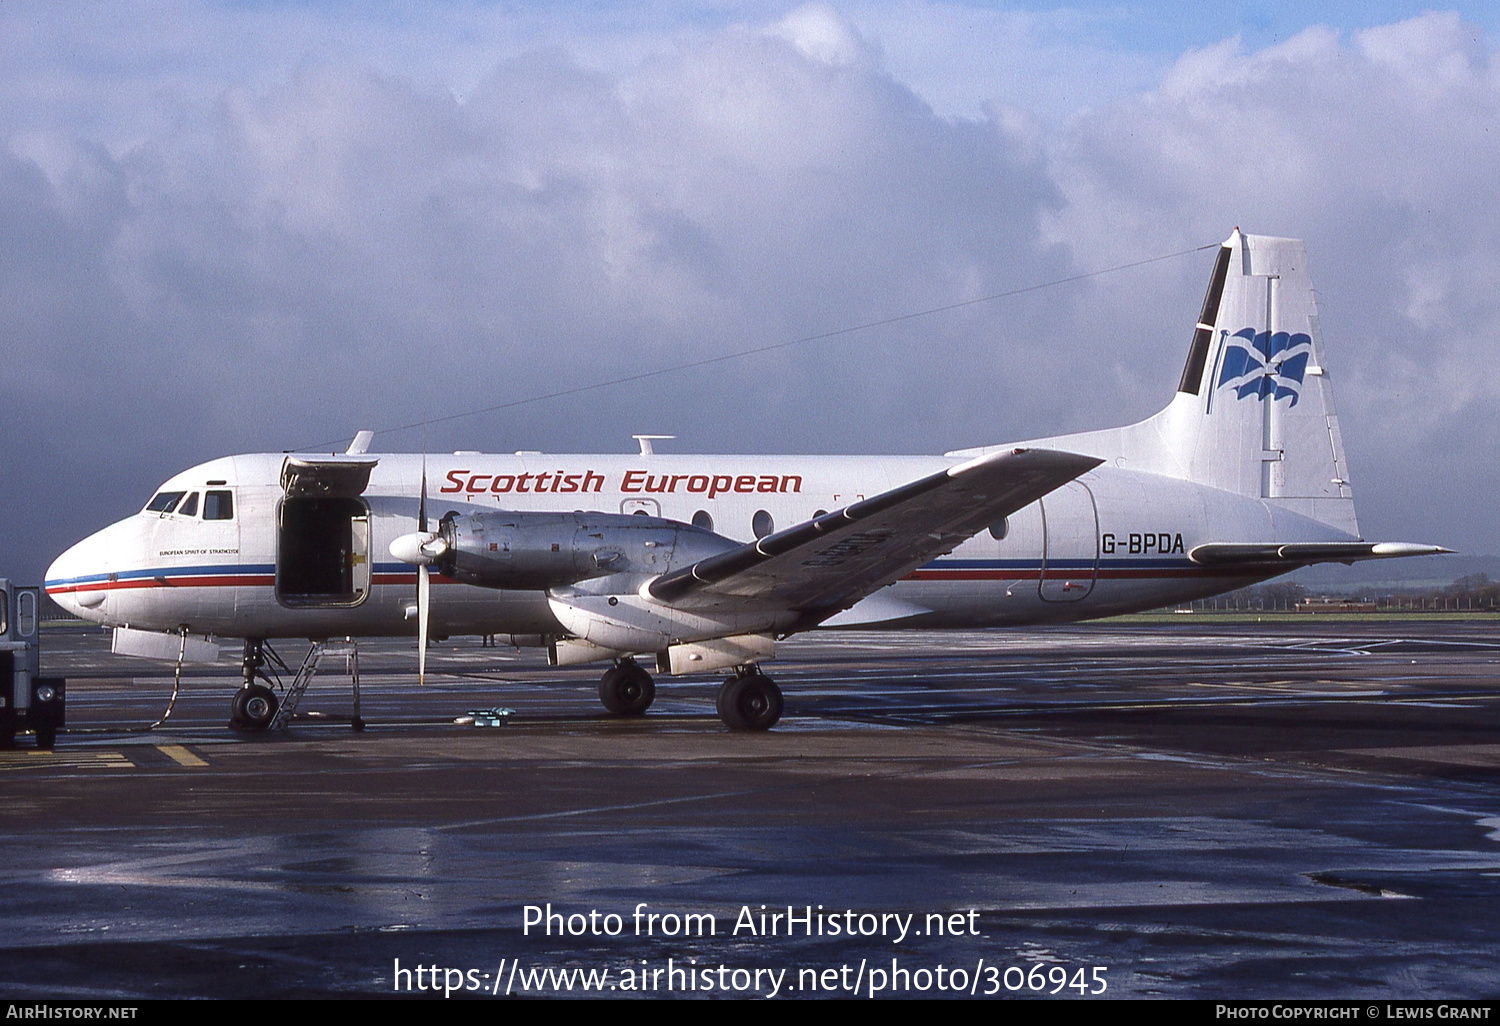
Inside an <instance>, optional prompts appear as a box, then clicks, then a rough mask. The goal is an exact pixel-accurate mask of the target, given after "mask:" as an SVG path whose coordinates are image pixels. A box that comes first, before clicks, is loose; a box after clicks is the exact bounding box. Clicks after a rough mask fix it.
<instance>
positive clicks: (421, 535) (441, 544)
mask: <svg viewBox="0 0 1500 1026" xmlns="http://www.w3.org/2000/svg"><path fill="white" fill-rule="evenodd" d="M447 552H448V543H447V542H446V541H445V540H444V539H443V536H442V534H441V533H440V532H438V531H429V530H428V529H427V456H426V454H425V453H424V454H423V455H422V492H421V498H420V499H418V500H417V529H416V530H415V531H414V532H412V533H411V534H403V535H401V536H400V537H399V538H397V539H396V540H395V541H393V542H391V555H392V556H394V557H395V558H396V559H399V560H400V561H401V562H403V563H409V564H411V565H413V566H415V567H416V568H417V684H418V685H421V684H425V683H426V682H427V625H428V622H429V617H430V614H431V611H432V604H431V592H432V581H431V579H430V575H431V571H430V570H429V569H428V567H430V566H431V565H432V564H433V563H436V562H437V561H438V560H440V559H442V558H443V556H444V555H446V554H447Z"/></svg>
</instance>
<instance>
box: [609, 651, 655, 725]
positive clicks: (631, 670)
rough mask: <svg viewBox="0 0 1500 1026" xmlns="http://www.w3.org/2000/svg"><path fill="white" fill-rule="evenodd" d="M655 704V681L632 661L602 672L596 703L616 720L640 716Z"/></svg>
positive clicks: (626, 661)
mask: <svg viewBox="0 0 1500 1026" xmlns="http://www.w3.org/2000/svg"><path fill="white" fill-rule="evenodd" d="M655 700H656V681H654V680H652V679H651V674H649V673H647V672H646V671H645V670H644V669H642V668H641V666H640V664H639V663H637V662H636V661H635V660H633V659H627V660H625V661H624V662H622V663H620V665H618V666H612V667H610V668H609V669H608V670H605V671H604V676H603V677H601V678H599V701H601V702H603V703H604V708H606V709H608V710H609V711H610V712H612V713H614V714H615V715H616V716H641V715H644V714H645V712H646V710H647V709H649V708H651V703H652V702H654V701H655Z"/></svg>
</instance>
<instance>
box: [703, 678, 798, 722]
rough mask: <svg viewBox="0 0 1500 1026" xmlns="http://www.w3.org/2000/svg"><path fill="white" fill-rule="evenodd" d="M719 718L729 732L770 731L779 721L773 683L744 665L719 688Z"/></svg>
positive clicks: (777, 692) (780, 704) (779, 708)
mask: <svg viewBox="0 0 1500 1026" xmlns="http://www.w3.org/2000/svg"><path fill="white" fill-rule="evenodd" d="M715 704H716V706H717V708H718V712H719V719H721V720H723V721H724V726H726V727H728V728H729V729H730V730H770V729H771V728H772V727H774V726H776V722H777V721H778V720H780V719H781V712H782V707H783V702H782V698H781V689H780V688H779V687H777V686H776V682H775V681H774V680H772V679H771V678H770V677H767V676H766V675H765V674H764V673H761V672H760V668H759V667H756V666H753V665H752V666H746V667H742V668H741V669H740V672H738V673H736V674H735V675H734V676H733V677H730V678H729V679H728V680H726V681H725V682H724V684H723V686H722V687H720V688H719V697H718V701H717V702H716V703H715Z"/></svg>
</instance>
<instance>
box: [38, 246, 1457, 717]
mask: <svg viewBox="0 0 1500 1026" xmlns="http://www.w3.org/2000/svg"><path fill="white" fill-rule="evenodd" d="M1330 377H1331V375H1330V373H1329V371H1328V369H1327V366H1326V364H1325V363H1324V360H1323V354H1322V346H1321V342H1320V339H1319V332H1318V321H1317V308H1316V304H1315V302H1314V298H1313V290H1312V280H1311V276H1310V274H1309V272H1308V266H1307V254H1306V249H1305V247H1304V245H1303V244H1302V242H1300V241H1298V240H1294V239H1280V238H1270V237H1264V236H1253V235H1245V234H1242V233H1241V232H1240V231H1239V229H1235V231H1234V232H1233V233H1232V234H1231V235H1230V237H1229V239H1228V240H1227V241H1225V243H1224V244H1223V246H1222V247H1221V248H1220V249H1219V250H1218V254H1217V257H1216V259H1215V261H1214V265H1213V269H1212V272H1211V276H1210V281H1209V286H1208V290H1207V294H1206V296H1205V298H1204V301H1203V307H1202V310H1201V312H1200V315H1199V318H1198V321H1197V323H1196V325H1195V327H1194V329H1193V332H1192V338H1191V343H1190V345H1189V349H1188V356H1187V362H1186V365H1185V367H1184V368H1183V371H1182V375H1181V378H1180V380H1179V382H1178V385H1177V391H1176V394H1175V395H1173V397H1172V398H1171V400H1170V402H1169V403H1168V404H1167V405H1166V407H1165V408H1164V409H1162V410H1161V411H1160V412H1159V413H1157V414H1156V415H1155V416H1152V417H1150V418H1148V419H1146V420H1144V421H1142V422H1140V423H1137V424H1132V425H1130V426H1127V427H1121V428H1112V429H1107V430H1101V431H1090V432H1085V433H1081V434H1071V435H1065V436H1060V437H1055V438H1043V439H1033V440H1030V441H1020V442H1007V443H1004V444H1001V445H990V446H983V447H980V448H974V449H961V450H957V451H953V452H948V453H944V454H943V455H941V456H889V457H868V456H745V455H739V456H732V455H717V456H715V455H688V454H678V453H664V452H657V451H655V445H654V442H655V441H656V440H657V439H658V438H659V437H660V436H638V437H639V438H640V451H639V452H638V453H634V454H631V455H553V454H547V453H540V452H517V453H513V454H508V455H506V454H481V453H478V452H457V453H452V454H437V455H434V454H371V453H370V452H369V451H368V448H369V445H370V441H371V434H370V432H360V433H359V434H358V435H357V436H356V437H355V440H354V442H353V443H352V444H351V445H350V446H349V447H348V450H347V451H345V452H341V453H326V454H323V453H316V454H315V453H291V454H283V453H276V454H266V453H262V454H253V455H242V456H230V457H226V458H223V459H216V460H212V461H210V462H208V463H204V464H201V465H199V466H196V467H193V468H192V469H190V470H185V471H183V472H182V473H180V474H177V475H175V476H174V477H172V478H170V479H169V480H167V481H166V482H165V483H164V484H162V485H161V487H160V488H158V489H157V490H156V492H155V493H154V494H153V495H152V496H151V498H150V500H149V501H148V502H147V503H146V505H145V507H144V508H143V509H142V510H141V511H140V512H139V513H136V514H135V515H134V516H131V517H128V518H127V519H125V520H122V521H120V522H118V523H116V524H113V525H111V526H109V527H106V528H104V529H103V530H101V531H99V532H98V533H96V534H94V535H92V536H90V537H88V538H86V539H84V540H83V541H81V542H79V543H78V544H77V545H74V546H73V547H72V548H70V549H68V550H67V551H66V552H65V553H63V554H62V555H61V556H59V557H58V558H57V560H56V561H55V562H54V563H53V564H52V566H51V567H50V569H49V570H48V571H47V575H46V583H45V586H46V590H47V593H48V594H49V595H51V596H52V597H53V598H54V599H55V600H56V601H57V602H58V603H59V604H60V605H62V606H63V607H64V608H66V609H67V610H69V611H71V612H73V613H75V614H77V615H78V616H80V617H82V618H84V619H86V620H91V621H94V622H97V623H100V624H104V625H108V626H112V627H114V628H116V630H117V632H118V631H129V632H142V631H145V632H170V633H172V634H174V635H180V636H182V637H184V638H185V637H186V636H187V635H189V634H193V635H207V636H214V637H217V638H220V639H233V640H239V641H241V642H242V644H243V661H242V665H243V678H244V680H243V684H242V686H241V687H240V689H239V690H238V692H237V693H236V695H235V697H234V701H233V704H232V707H231V714H232V720H231V722H232V724H234V725H236V726H239V727H243V728H249V729H262V728H265V727H267V726H268V725H270V723H271V722H272V720H273V719H274V716H275V712H276V708H277V702H278V697H277V694H276V692H275V691H274V690H273V689H272V687H271V686H270V684H271V683H272V678H271V677H269V676H268V675H267V674H266V672H265V669H264V666H265V649H266V646H267V644H268V642H269V641H271V640H273V639H309V640H314V641H316V640H319V639H326V638H330V637H350V638H360V637H377V636H411V635H416V637H417V638H418V659H419V670H418V672H419V675H421V674H423V673H425V659H426V650H427V640H428V638H429V637H430V636H431V637H445V636H451V635H465V634H482V635H494V636H497V638H498V639H499V640H501V641H504V642H507V643H509V644H513V645H517V646H536V647H540V648H544V649H546V651H547V654H548V658H549V660H550V662H551V663H552V664H553V665H557V666H566V665H573V664H582V663H589V662H598V663H602V664H606V666H607V668H606V669H605V670H604V672H603V676H602V678H601V680H600V686H599V694H600V699H601V700H602V702H603V704H604V706H605V708H606V709H607V710H609V711H610V712H612V713H614V714H617V715H622V716H636V715H641V714H643V713H645V712H646V710H647V708H648V707H649V706H650V705H651V703H652V700H653V698H654V695H655V679H654V677H653V675H652V670H653V669H654V670H655V672H656V673H657V674H702V673H711V672H715V671H723V672H724V681H723V683H722V685H721V686H720V689H719V691H718V700H717V710H718V714H719V717H720V719H721V720H722V721H723V723H724V724H725V725H726V726H727V727H728V728H729V729H731V730H765V729H767V728H769V727H771V726H773V725H774V724H775V723H776V722H777V721H778V720H779V719H780V717H781V714H782V709H783V700H782V694H781V691H780V688H779V687H778V686H777V685H776V683H775V682H774V681H773V680H772V679H771V678H770V677H769V676H767V675H766V674H765V672H764V671H763V670H762V668H761V667H762V664H764V663H766V662H768V661H770V660H771V659H772V658H773V657H774V655H775V652H776V644H777V642H778V641H780V640H782V639H784V638H786V637H788V636H790V635H793V634H796V633H799V632H801V631H807V630H811V629H813V628H819V627H840V628H862V629H882V628H898V629H912V628H937V629H941V628H982V627H1004V626H1018V625H1027V624H1053V623H1067V622H1073V621H1079V620H1087V619H1091V618H1096V617H1103V616H1112V615H1115V614H1119V613H1129V612H1133V611H1140V610H1146V609H1153V608H1157V607H1160V606H1164V605H1169V604H1174V603H1180V602H1186V601H1189V600H1192V599H1197V598H1201V597H1205V596H1209V595H1214V594H1217V593H1220V592H1224V591H1228V590H1232V589H1235V588H1240V587H1243V586H1245V585H1248V584H1251V583H1254V582H1258V581H1263V580H1266V579H1269V578H1271V577H1275V576H1277V575H1279V574H1283V573H1286V572H1287V571H1290V570H1293V569H1296V568H1298V567H1302V566H1307V565H1309V564H1313V563H1320V562H1343V563H1352V562H1354V561H1356V560H1364V559H1377V558H1388V557H1395V556H1414V555H1425V554H1431V553H1438V552H1446V551H1449V550H1447V549H1444V548H1441V547H1440V546H1436V545H1423V544H1411V543H1402V542H1370V541H1367V540H1365V539H1364V538H1363V537H1362V536H1361V534H1360V531H1359V525H1358V522H1357V520H1356V517H1355V511H1354V499H1353V493H1352V492H1351V490H1350V485H1349V474H1348V471H1347V469H1346V466H1345V461H1344V450H1343V443H1342V440H1341V438H1340V435H1339V424H1338V419H1337V416H1336V414H1335V412H1334V407H1333V398H1332V393H1331V387H1330ZM648 667H650V668H649V669H648Z"/></svg>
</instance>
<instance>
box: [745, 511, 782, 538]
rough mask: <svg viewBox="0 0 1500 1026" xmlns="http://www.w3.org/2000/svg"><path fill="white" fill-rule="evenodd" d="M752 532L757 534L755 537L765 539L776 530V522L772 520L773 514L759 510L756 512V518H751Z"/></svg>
mask: <svg viewBox="0 0 1500 1026" xmlns="http://www.w3.org/2000/svg"><path fill="white" fill-rule="evenodd" d="M750 530H752V531H754V532H755V537H757V538H764V537H765V536H766V535H768V534H770V533H771V532H772V531H774V530H776V521H774V520H772V519H771V514H769V513H767V512H766V511H765V510H763V509H758V510H756V511H755V516H753V517H751V518H750Z"/></svg>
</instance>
